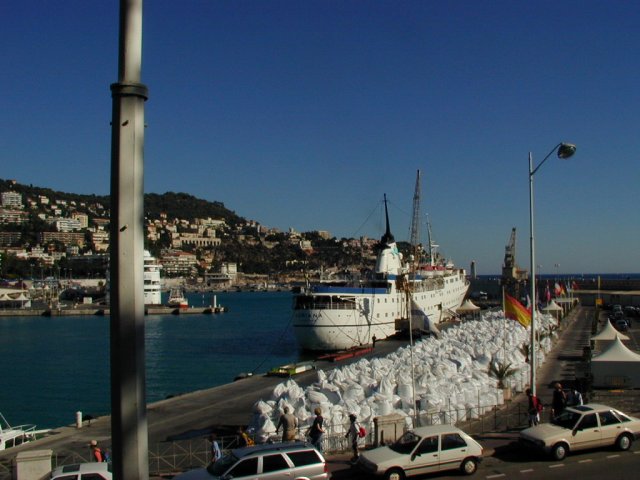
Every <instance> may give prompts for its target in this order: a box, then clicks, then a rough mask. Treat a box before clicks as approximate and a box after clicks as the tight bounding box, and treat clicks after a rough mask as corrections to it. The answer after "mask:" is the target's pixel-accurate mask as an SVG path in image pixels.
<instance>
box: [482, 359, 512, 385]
mask: <svg viewBox="0 0 640 480" xmlns="http://www.w3.org/2000/svg"><path fill="white" fill-rule="evenodd" d="M517 371H518V369H517V368H511V363H506V362H505V363H503V362H500V361H497V360H496V361H492V362H491V363H490V364H489V375H490V376H492V377H494V378H496V379H498V388H505V383H504V382H505V380H507V379H508V378H509V377H511V376H512V375H513V374H515V373H516V372H517Z"/></svg>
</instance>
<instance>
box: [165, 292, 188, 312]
mask: <svg viewBox="0 0 640 480" xmlns="http://www.w3.org/2000/svg"><path fill="white" fill-rule="evenodd" d="M167 306H168V307H171V308H180V309H183V308H189V301H188V300H187V299H186V298H185V296H184V291H183V290H182V288H172V289H171V290H169V300H167Z"/></svg>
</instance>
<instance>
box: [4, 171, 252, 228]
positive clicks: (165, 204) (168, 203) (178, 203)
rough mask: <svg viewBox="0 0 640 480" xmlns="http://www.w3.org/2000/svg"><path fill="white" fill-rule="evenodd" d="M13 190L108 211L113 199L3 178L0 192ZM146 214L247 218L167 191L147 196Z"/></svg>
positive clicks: (232, 220) (228, 220) (216, 204)
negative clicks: (99, 207)
mask: <svg viewBox="0 0 640 480" xmlns="http://www.w3.org/2000/svg"><path fill="white" fill-rule="evenodd" d="M8 190H12V191H14V192H18V193H21V194H23V195H24V196H25V197H38V196H40V195H42V196H46V197H49V198H51V199H60V200H66V201H67V202H70V201H75V202H77V203H81V202H84V203H86V204H93V203H100V204H102V205H103V206H104V207H105V208H106V209H110V204H111V198H110V197H109V196H108V195H81V194H77V193H68V192H60V191H57V190H52V189H50V188H43V187H36V186H33V185H24V184H21V183H14V182H13V181H12V180H3V179H0V191H2V192H4V191H8ZM144 212H145V216H146V217H147V218H148V219H151V220H154V219H157V218H160V214H161V213H164V214H166V215H167V217H168V218H182V219H185V220H193V219H195V218H207V217H211V218H216V219H224V220H225V222H226V223H227V224H228V225H236V224H238V223H242V222H244V219H243V218H242V217H240V216H238V215H236V213H235V212H233V211H232V210H229V209H228V208H226V207H225V206H224V203H222V202H218V201H215V202H209V201H207V200H202V199H200V198H196V197H194V196H193V195H190V194H188V193H176V192H166V193H163V194H157V193H145V194H144Z"/></svg>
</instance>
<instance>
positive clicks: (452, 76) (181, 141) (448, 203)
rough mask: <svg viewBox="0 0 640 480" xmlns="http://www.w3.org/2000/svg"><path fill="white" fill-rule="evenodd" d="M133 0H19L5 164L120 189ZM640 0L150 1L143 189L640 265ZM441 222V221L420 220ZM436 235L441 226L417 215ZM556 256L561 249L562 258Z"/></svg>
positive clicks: (72, 186)
mask: <svg viewBox="0 0 640 480" xmlns="http://www.w3.org/2000/svg"><path fill="white" fill-rule="evenodd" d="M118 8H119V2H117V1H115V0H113V1H106V0H104V1H90V2H87V1H80V0H77V1H76V0H67V1H64V2H54V1H31V0H23V1H21V2H3V3H2V5H1V6H0V18H2V29H0V52H1V53H2V58H3V64H4V65H3V74H2V75H0V89H1V90H2V92H3V95H2V97H3V100H2V108H0V162H1V165H2V167H1V169H0V178H12V179H16V180H17V181H19V182H20V183H25V184H34V185H37V186H42V187H48V188H52V189H56V190H61V191H66V192H73V193H96V194H100V195H103V194H108V193H109V176H110V155H111V152H110V148H111V147H110V135H111V130H110V126H109V122H110V120H111V106H112V105H111V94H110V90H109V85H110V84H111V83H114V82H115V81H117V75H118V71H117V59H118ZM638 24H640V3H639V2H631V1H619V0H617V1H611V0H609V1H594V0H582V1H491V2H481V1H470V0H467V1H448V2H435V1H404V2H402V1H368V2H365V1H331V0H328V1H276V0H271V1H269V0H260V1H257V0H256V1H249V0H247V1H241V0H237V1H205V0H200V1H195V0H193V1H189V0H184V1H180V2H176V1H171V0H147V1H146V2H144V21H143V64H142V81H143V83H145V84H146V85H147V86H148V87H149V94H150V95H149V100H148V102H147V103H146V105H145V121H146V123H147V124H148V128H147V129H146V132H145V160H144V163H145V165H144V168H145V174H144V175H145V190H146V191H147V192H155V193H163V192H166V191H175V192H187V193H190V194H193V195H195V196H197V197H200V198H204V199H207V200H212V201H213V200H216V201H221V202H223V203H224V204H225V205H226V206H227V207H228V208H230V209H231V210H234V211H235V212H236V213H237V214H239V215H241V216H243V217H246V218H249V219H254V220H257V221H259V222H261V223H263V224H264V225H267V226H271V227H278V228H280V229H287V228H289V227H293V228H295V229H296V230H299V231H308V230H329V231H330V232H331V233H332V234H333V235H336V236H338V237H343V236H344V237H357V236H360V235H369V236H375V237H379V236H380V235H381V233H382V232H381V226H382V224H381V220H382V218H381V215H380V214H379V213H375V214H374V215H371V213H372V212H373V211H376V212H379V211H380V209H379V206H380V204H381V201H382V197H383V194H385V193H386V194H387V196H388V198H389V202H390V214H391V224H392V229H393V231H394V234H395V236H396V238H397V239H408V234H409V225H410V222H411V209H412V199H413V191H414V186H415V176H416V171H417V170H418V169H420V170H421V172H422V177H423V181H422V217H423V219H426V215H427V214H428V216H429V220H430V221H431V225H432V231H433V235H434V238H435V240H436V241H437V243H439V244H440V245H441V251H442V253H444V254H445V255H446V256H447V257H449V258H451V259H452V260H453V261H455V262H456V263H457V264H458V265H460V266H463V267H465V268H469V264H470V262H471V261H472V260H475V261H476V263H477V267H478V271H479V273H487V274H488V273H497V272H499V271H500V268H501V265H502V260H503V255H504V246H505V245H506V243H507V241H508V239H509V236H510V233H511V228H512V227H516V228H517V232H518V243H517V253H516V260H517V263H518V264H519V265H520V266H522V267H527V266H528V264H529V196H528V174H527V172H528V154H529V152H530V151H531V152H533V157H534V161H536V163H537V162H539V161H540V160H542V159H543V158H544V156H545V155H546V154H547V153H548V152H549V151H550V150H551V149H552V148H553V147H554V145H556V144H557V143H559V142H561V141H567V142H571V143H575V144H576V145H577V146H578V150H577V153H576V155H575V156H574V157H573V158H572V159H570V160H564V161H561V160H558V159H557V158H552V159H549V160H548V161H547V163H545V165H544V166H543V168H542V169H541V170H540V171H539V172H538V173H537V174H536V175H535V197H536V199H535V207H536V208H535V213H536V257H537V262H536V263H537V264H539V265H541V268H540V269H539V272H541V273H556V272H576V273H588V272H603V273H605V272H606V273H618V272H638V271H640V253H639V248H638V241H639V239H640V224H639V223H640V215H638V204H639V201H638V192H639V185H640V162H639V161H638V160H639V159H638V152H639V151H640V148H639V147H640V135H639V134H638V131H639V128H638V127H639V126H640V125H639V121H638V115H639V113H640V89H639V88H638V79H639V78H640V62H639V61H638V59H639V58H640V33H639V32H640V30H639V29H638V28H637V26H638ZM423 223H425V222H423ZM421 235H422V237H423V238H424V237H426V233H425V230H424V229H423V230H422V232H421ZM556 264H559V267H555V265H556Z"/></svg>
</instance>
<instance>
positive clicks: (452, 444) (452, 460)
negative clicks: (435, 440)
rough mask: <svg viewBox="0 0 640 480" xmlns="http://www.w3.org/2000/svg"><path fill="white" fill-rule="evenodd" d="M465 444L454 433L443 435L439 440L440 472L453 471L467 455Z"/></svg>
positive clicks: (467, 449) (464, 441)
mask: <svg viewBox="0 0 640 480" xmlns="http://www.w3.org/2000/svg"><path fill="white" fill-rule="evenodd" d="M468 452H469V448H468V445H467V442H466V440H465V439H464V438H462V436H461V435H460V434H458V433H456V432H452V433H443V434H442V437H441V438H440V470H453V469H456V468H458V467H459V466H460V463H461V462H462V460H464V459H465V458H466V457H467V456H468V455H469V453H468Z"/></svg>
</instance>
